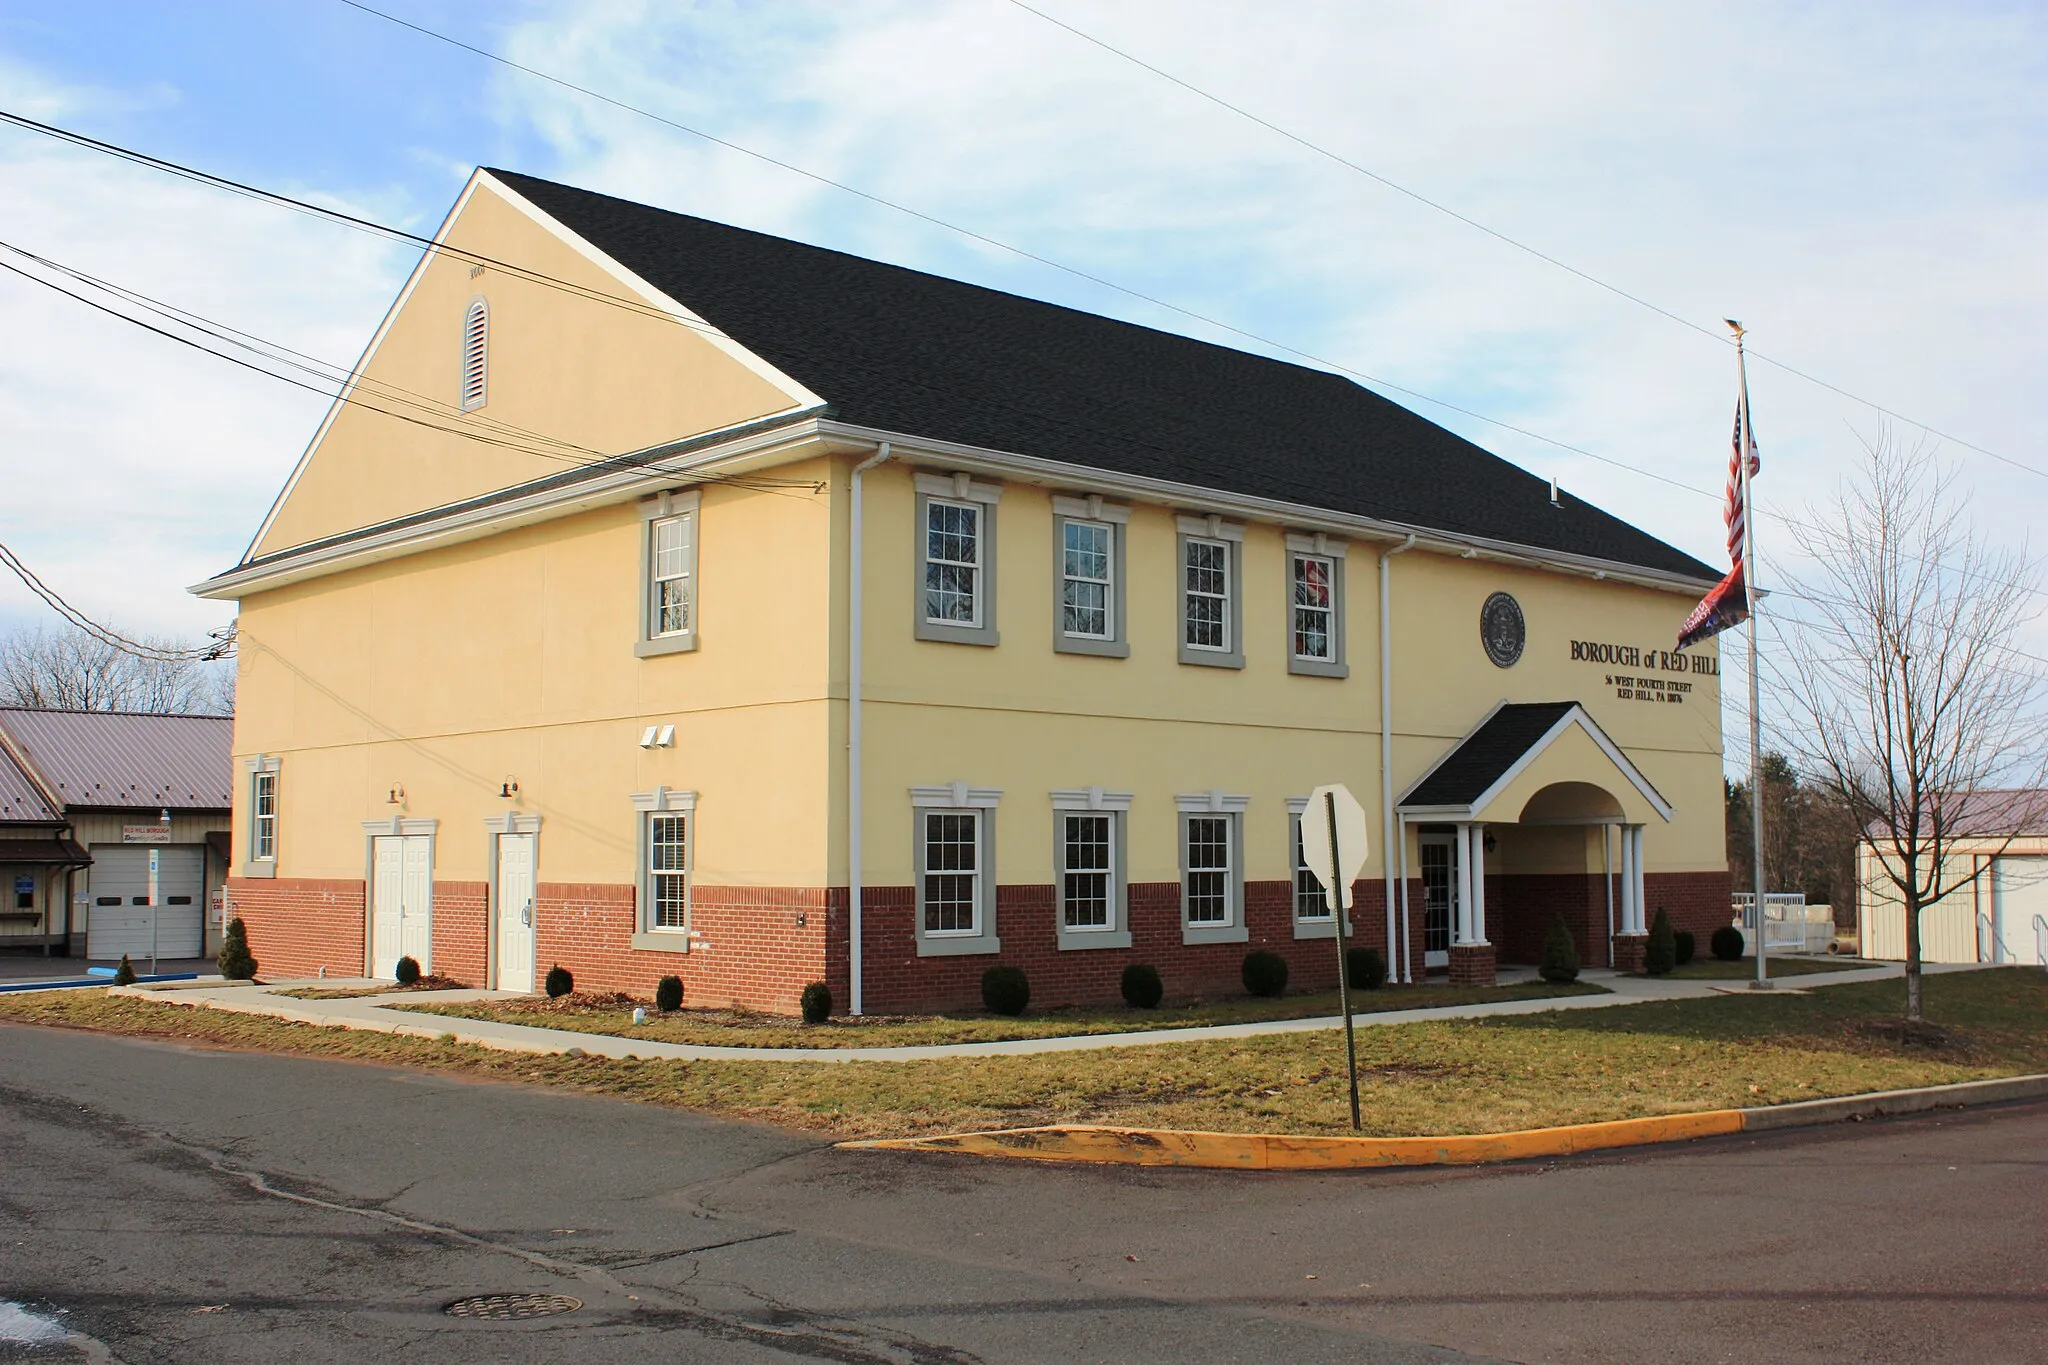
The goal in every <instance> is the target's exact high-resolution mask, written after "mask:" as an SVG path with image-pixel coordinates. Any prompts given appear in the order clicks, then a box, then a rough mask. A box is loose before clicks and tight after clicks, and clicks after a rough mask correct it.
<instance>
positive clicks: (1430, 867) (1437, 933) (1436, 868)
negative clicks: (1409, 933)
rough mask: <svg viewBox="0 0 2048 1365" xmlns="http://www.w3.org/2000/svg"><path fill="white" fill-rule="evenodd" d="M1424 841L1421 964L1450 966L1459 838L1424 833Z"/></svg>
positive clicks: (1455, 912)
mask: <svg viewBox="0 0 2048 1365" xmlns="http://www.w3.org/2000/svg"><path fill="white" fill-rule="evenodd" d="M1420 841H1421V844H1422V965H1423V966H1424V967H1448V966H1449V965H1450V962H1451V926H1452V925H1453V924H1454V923H1456V922H1457V917H1458V840H1457V836H1455V835H1451V834H1424V835H1422V836H1421V840H1420Z"/></svg>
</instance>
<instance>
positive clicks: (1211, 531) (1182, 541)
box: [1173, 513, 1244, 668]
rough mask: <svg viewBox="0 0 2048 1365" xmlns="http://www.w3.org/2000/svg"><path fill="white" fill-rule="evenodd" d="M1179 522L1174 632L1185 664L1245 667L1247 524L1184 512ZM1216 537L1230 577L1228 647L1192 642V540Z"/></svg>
mask: <svg viewBox="0 0 2048 1365" xmlns="http://www.w3.org/2000/svg"><path fill="white" fill-rule="evenodd" d="M1176 525H1177V527H1178V528H1179V531H1180V534H1179V536H1178V537H1177V538H1176V540H1175V542H1174V561H1173V613H1174V621H1173V634H1174V643H1175V646H1176V647H1177V648H1178V650H1179V654H1180V661H1181V662H1182V663H1184V664H1199V665H1202V666H1204V667H1208V668H1243V667H1244V525H1243V523H1241V522H1233V521H1225V520H1224V519H1223V518H1222V517H1220V516H1217V515H1215V514H1214V513H1211V514H1210V515H1208V516H1206V517H1190V516H1182V517H1180V518H1178V519H1177V521H1176ZM1197 540H1199V541H1213V542H1217V543H1220V544H1222V545H1223V546H1224V547H1225V550H1226V553H1225V555H1224V562H1225V564H1226V565H1227V569H1226V572H1227V574H1228V577H1229V582H1228V584H1227V589H1228V596H1227V597H1226V598H1225V600H1224V604H1223V639H1224V648H1222V649H1214V648H1210V647H1209V646H1206V645H1191V644H1189V643H1188V582H1187V574H1188V542H1189V541H1197Z"/></svg>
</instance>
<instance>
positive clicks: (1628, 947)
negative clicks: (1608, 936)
mask: <svg viewBox="0 0 2048 1365" xmlns="http://www.w3.org/2000/svg"><path fill="white" fill-rule="evenodd" d="M1649 949H1650V936H1649V935H1648V934H1616V935H1615V936H1614V970H1616V971H1617V972H1639V971H1641V970H1642V969H1643V956H1644V954H1646V953H1647V952H1648V951H1649Z"/></svg>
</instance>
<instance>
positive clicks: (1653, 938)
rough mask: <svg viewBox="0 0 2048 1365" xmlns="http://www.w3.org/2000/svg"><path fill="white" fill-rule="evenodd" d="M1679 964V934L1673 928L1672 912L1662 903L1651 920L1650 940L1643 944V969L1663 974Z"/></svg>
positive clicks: (1655, 973)
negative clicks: (1655, 916)
mask: <svg viewBox="0 0 2048 1365" xmlns="http://www.w3.org/2000/svg"><path fill="white" fill-rule="evenodd" d="M1677 965H1678V935H1677V934H1676V933H1675V932H1674V931H1673V930H1672V928H1671V912H1670V911H1668V910H1666V909H1665V908H1664V907H1663V906H1661V905H1660V906H1658V907H1657V918H1655V919H1654V920H1651V921H1650V941H1649V942H1648V943H1646V944H1644V945H1643V970H1644V971H1646V972H1648V973H1649V974H1650V975H1651V976H1663V975H1665V974H1666V973H1667V972H1669V971H1670V970H1671V969H1672V968H1673V967H1676V966H1677Z"/></svg>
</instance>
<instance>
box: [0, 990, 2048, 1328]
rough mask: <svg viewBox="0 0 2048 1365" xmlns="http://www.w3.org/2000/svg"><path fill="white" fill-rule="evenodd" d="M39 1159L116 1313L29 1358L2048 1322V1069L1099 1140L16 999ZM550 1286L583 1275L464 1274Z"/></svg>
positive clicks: (4, 1197) (17, 1291)
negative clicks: (1910, 1113)
mask: <svg viewBox="0 0 2048 1365" xmlns="http://www.w3.org/2000/svg"><path fill="white" fill-rule="evenodd" d="M0 1162H4V1165H0V1169H4V1171H5V1172H6V1176H5V1181H4V1185H0V1299H13V1300H16V1301H18V1302H21V1303H23V1304H25V1305H26V1306H27V1308H28V1309H29V1310H30V1311H31V1312H32V1313H35V1314H40V1315H42V1316H44V1317H46V1318H51V1319H54V1320H56V1321H58V1322H59V1323H61V1324H62V1325H63V1327H64V1328H65V1329H67V1330H71V1331H74V1332H76V1333H78V1334H79V1335H78V1337H77V1338H76V1339H74V1340H73V1341H72V1342H71V1343H69V1344H67V1345H54V1346H40V1347H30V1346H16V1347H12V1348H10V1347H8V1346H5V1345H0V1358H6V1356H7V1354H8V1353H9V1351H10V1350H12V1351H13V1352H14V1353H15V1354H18V1355H22V1356H27V1357H32V1358H39V1357H42V1356H49V1357H52V1358H57V1357H62V1356H74V1357H82V1358H100V1359H106V1358H113V1359H119V1360H127V1361H141V1360H164V1361H186V1360H191V1361H199V1360H205V1361H208V1362H233V1361H243V1360H247V1361H277V1360H290V1361H292V1362H294V1365H301V1363H302V1362H303V1363H305V1365H311V1362H320V1361H347V1362H350V1365H360V1362H363V1361H366V1360H383V1359H395V1358H399V1357H401V1356H412V1357H416V1358H421V1359H433V1360H436V1361H458V1362H460V1361H482V1360H507V1359H509V1360H577V1361H609V1360H620V1361H625V1360H635V1361H641V1360H646V1359H649V1358H657V1359H667V1360H705V1361H742V1362H744V1361H755V1360H760V1361H769V1360H829V1361H846V1362H882V1361H910V1362H932V1363H934V1365H936V1362H948V1361H991V1362H995V1361H1056V1362H1060V1365H1075V1363H1076V1362H1084V1361H1114V1362H1119V1365H1123V1363H1125V1362H1146V1361H1210V1360H1215V1361H1236V1360H1260V1361H1287V1362H1316V1361H1347V1362H1375V1361H1385V1362H1409V1361H1425V1360H1447V1359H1465V1358H1473V1357H1478V1358H1503V1359H1515V1360H1546V1361H1547V1360H1557V1361H1631V1362H1635V1361H1657V1360H1671V1361H1680V1360H1683V1361H1701V1360H1801V1361H1804V1360H1813V1361H1820V1360H1843V1359H1855V1360H1869V1361H1893V1360H1896V1361H1925V1360H1943V1359H1952V1360H1968V1361H2006V1360H2010V1361H2021V1360H2028V1361H2037V1360H2039V1359H2041V1341H2042V1340H2043V1334H2044V1332H2048V1290H2044V1281H2048V1219H2044V1217H2043V1215H2042V1213H2041V1208H2042V1202H2041V1200H2040V1199H2039V1198H2038V1192H2039V1191H2040V1190H2041V1189H2042V1188H2043V1184H2042V1177H2043V1176H2044V1174H2048V1170H2044V1165H2048V1106H2033V1107H2028V1108H2016V1109H2012V1110H2006V1111H1998V1112H1986V1111H1980V1112H1977V1113H1974V1114H1971V1115H1969V1116H1967V1117H1962V1118H1953V1117H1950V1118H1940V1119H1923V1120H1913V1121H1904V1122H1896V1123H1886V1124H1872V1125H1865V1126H1862V1127H1858V1128H1849V1129H1840V1130H1822V1131H1809V1132H1806V1133H1802V1134H1796V1135H1788V1136H1781V1137H1775V1138H1772V1139H1769V1140H1765V1141H1760V1140H1756V1139H1728V1140H1724V1141H1719V1142H1715V1143H1707V1144H1699V1145H1696V1146H1693V1147H1688V1148H1681V1149H1668V1150H1662V1151H1657V1152H1650V1153H1644V1152H1640V1151H1639V1152H1636V1153H1632V1154H1630V1155H1628V1156H1626V1157H1622V1158H1613V1159H1604V1160H1603V1159H1595V1160H1580V1161H1575V1162H1571V1163H1564V1164H1558V1165H1554V1166H1523V1167H1514V1168H1501V1169H1493V1170H1485V1171H1461V1172H1379V1173H1353V1174H1345V1175H1313V1176H1284V1175H1267V1176H1247V1175H1242V1174H1226V1173H1217V1172H1196V1171H1146V1170H1129V1169H1109V1168H1104V1169H1065V1168H1055V1167H1038V1166H1027V1165H1020V1164H1008V1163H981V1162H975V1161H972V1160H969V1159H963V1158H933V1157H920V1156H907V1155H902V1154H888V1153H849V1152H839V1151H834V1150H831V1149H829V1148H822V1147H820V1146H819V1145H818V1144H816V1143H815V1142H812V1141H810V1140H808V1139H805V1138H803V1137H800V1136H793V1135H790V1134H787V1133H783V1132H780V1131H777V1130H773V1129H767V1128H757V1127H750V1126H746V1125H741V1124H732V1123H723V1122H718V1121H713V1120H708V1119H702V1118H698V1117H694V1116H691V1115H686V1114H678V1113H673V1112H669V1111H664V1110H659V1109H654V1108H650V1107H646V1106H636V1105H632V1104H627V1103H624V1102H620V1101H614V1100H606V1099H592V1098H585V1097H579V1096H572V1095H564V1094H559V1093H554V1092H548V1091H543V1090H538V1089H532V1090H529V1089H525V1088H522V1087H518V1086H509V1085H495V1084H480V1083H474V1082H470V1081H466V1080H461V1079H456V1078H451V1077H446V1076H440V1075H435V1074H429V1073H419V1072H409V1071H403V1070H395V1069H389V1068H383V1067H371V1066H358V1065H351V1064H347V1063H338V1062H322V1061H310V1060H303V1059H294V1058H280V1057H269V1056H260V1055H245V1054H236V1053H224V1052H204V1051H195V1050H188V1049H183V1048H178V1047H174V1046H168V1045H163V1044H151V1043H140V1042H133V1041H127V1040H119V1039H108V1038H99V1037H94V1036H89V1035H80V1034H69V1033H62V1032H55V1031H45V1030H36V1029H28V1028H22V1027H14V1026H7V1027H0ZM515 1291H548V1292H561V1293H567V1294H571V1295H573V1296H575V1297H577V1298H579V1299H581V1300H583V1302H584V1305H585V1306H584V1307H583V1308H582V1309H581V1310H579V1311H576V1312H573V1313H570V1314H567V1315H565V1316H560V1317H553V1318H544V1319H537V1320H533V1321H527V1322H513V1323H493V1322H476V1321H465V1320H459V1319H455V1318H450V1317H447V1316H445V1315H444V1314H443V1313H442V1312H441V1311H440V1310H441V1307H442V1305H444V1304H446V1303H447V1302H449V1301H450V1300H452V1299H455V1298H458V1297H460V1296H463V1295H469V1294H476V1293H484V1292H515ZM8 1320H9V1319H8V1317H7V1315H6V1313H5V1311H4V1310H0V1329H4V1324H5V1323H6V1322H7V1321H8ZM0 1334H4V1332H0ZM655 1336H658V1337H659V1338H660V1339H659V1341H652V1340H650V1338H651V1337H655Z"/></svg>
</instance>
